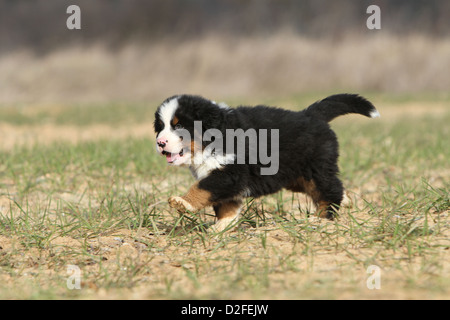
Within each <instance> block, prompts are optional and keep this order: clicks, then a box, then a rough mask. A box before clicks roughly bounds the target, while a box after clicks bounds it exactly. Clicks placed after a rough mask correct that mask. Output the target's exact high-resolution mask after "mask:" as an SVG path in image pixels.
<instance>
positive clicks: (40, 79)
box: [0, 31, 450, 104]
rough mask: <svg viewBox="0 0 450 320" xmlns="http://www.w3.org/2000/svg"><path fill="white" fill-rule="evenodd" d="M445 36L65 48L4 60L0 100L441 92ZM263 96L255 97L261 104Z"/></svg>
mask: <svg viewBox="0 0 450 320" xmlns="http://www.w3.org/2000/svg"><path fill="white" fill-rule="evenodd" d="M449 56H450V40H449V39H446V38H442V39H431V38H429V37H425V36H420V35H408V36H402V37H397V36H391V35H389V34H386V33H384V32H381V31H380V32H376V31H375V32H373V33H370V34H366V35H365V36H364V37H363V36H348V37H346V38H342V39H338V40H335V41H323V40H321V39H313V38H304V37H300V36H298V35H295V34H292V33H291V32H289V31H284V32H280V33H278V34H276V35H272V36H270V37H268V38H264V37H260V38H227V37H225V36H221V37H213V36H210V37H205V38H200V39H198V40H192V41H189V42H181V43H180V42H174V41H171V40H167V41H159V42H158V43H154V44H151V43H150V44H139V43H134V44H129V45H127V46H125V47H121V48H118V49H114V50H113V49H108V48H107V47H105V46H102V45H101V44H96V45H92V46H86V47H85V46H79V47H70V48H65V49H64V48H63V49H59V50H55V51H52V52H50V53H48V54H46V55H44V56H35V55H32V54H30V53H29V52H27V51H18V52H13V53H9V54H6V55H3V56H1V57H0V83H2V85H1V86H0V97H1V102H2V103H3V104H8V103H15V102H22V103H29V102H33V103H36V102H49V101H50V102H55V101H60V102H62V103H64V104H67V103H68V102H70V101H75V102H88V103H92V102H105V101H107V102H110V101H146V100H147V101H148V100H151V101H153V100H158V101H159V100H162V99H164V98H166V97H167V96H170V95H172V94H174V93H180V92H181V93H184V92H189V93H201V94H203V95H206V96H213V97H217V98H218V99H220V98H227V99H230V97H235V98H237V97H253V98H254V99H255V102H256V99H262V98H267V97H271V96H274V95H275V96H277V97H280V96H283V95H287V96H291V95H292V94H295V93H298V92H301V91H311V90H313V91H314V90H318V91H319V90H320V91H322V92H323V91H324V90H325V91H327V90H328V91H342V90H344V91H348V88H352V90H353V91H361V90H364V91H368V90H369V91H370V90H372V91H382V92H391V93H392V92H409V93H412V92H418V91H420V92H422V91H425V92H428V91H430V92H447V91H448V88H449V87H450V77H449V76H448V72H447V71H448V70H450V60H449V59H448V57H449ZM259 101H260V100H259Z"/></svg>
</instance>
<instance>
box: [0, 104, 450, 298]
mask: <svg viewBox="0 0 450 320" xmlns="http://www.w3.org/2000/svg"><path fill="white" fill-rule="evenodd" d="M379 110H380V112H381V114H382V118H381V120H380V121H393V120H395V119H399V118H402V117H405V116H408V117H411V116H412V117H422V116H425V115H428V114H433V115H440V114H444V113H445V112H447V110H448V106H446V105H445V104H443V103H435V104H427V105H426V106H424V105H421V104H409V105H404V106H400V107H398V106H397V107H392V106H388V105H386V106H383V107H379ZM343 121H350V120H343ZM152 136H153V132H152V125H151V123H142V124H139V125H133V126H132V127H130V126H119V127H110V126H107V125H92V126H87V127H83V128H80V127H76V126H61V125H54V124H45V125H39V126H28V125H25V126H13V125H9V124H5V123H0V149H2V150H11V149H12V148H14V147H16V146H21V145H27V146H31V145H33V144H49V143H52V142H55V141H64V142H70V143H78V142H81V141H89V140H97V139H121V138H124V137H152ZM0 166H1V164H0ZM447 177H448V173H447ZM3 183H4V185H8V182H7V181H3ZM140 186H141V187H142V189H143V190H144V191H148V192H152V191H153V190H152V189H151V185H149V184H148V185H145V184H140ZM170 186H171V183H170V182H169V183H168V187H170ZM134 187H135V186H130V188H134ZM361 189H364V190H365V192H366V196H368V197H369V198H370V197H372V198H371V199H369V200H372V201H380V202H381V201H382V199H380V198H379V196H378V195H377V194H376V192H375V191H374V190H372V191H370V189H371V187H370V186H361ZM59 196H60V197H62V198H63V199H64V197H69V198H66V199H65V200H67V201H70V197H71V196H73V195H64V194H60V195H59ZM299 197H301V196H299ZM353 200H354V201H355V202H356V203H357V204H358V203H359V205H362V203H363V202H362V201H363V200H362V199H359V198H357V197H356V198H354V199H353ZM299 201H300V202H301V203H304V202H307V201H305V199H304V198H299ZM9 205H10V200H9V199H8V198H7V197H0V208H3V209H7V208H8V207H9ZM158 205H159V204H158ZM164 205H166V204H164ZM288 210H289V208H288ZM364 214H365V213H361V216H356V217H355V218H356V219H357V220H358V221H364V220H365V219H366V217H365V216H364ZM448 214H449V213H448V210H447V211H446V212H443V213H441V218H442V219H448ZM308 223H310V225H311V229H315V228H316V229H318V228H320V229H321V230H326V231H327V233H328V234H330V235H332V234H336V228H338V226H337V225H336V224H334V223H332V222H328V221H323V220H320V219H315V218H311V219H309V222H308ZM430 223H431V224H432V225H431V226H430V227H433V224H434V223H436V221H434V222H430ZM351 224H352V220H351V219H350V218H349V217H343V218H342V220H341V225H351ZM273 226H274V227H270V226H269V227H267V226H266V227H263V228H249V227H247V230H244V232H243V233H236V232H235V233H231V235H230V237H238V238H239V237H240V238H239V239H238V241H222V240H221V239H219V238H218V239H215V238H213V239H209V240H208V241H207V242H206V244H205V243H201V241H200V240H198V239H197V240H194V245H191V246H180V245H176V243H177V241H179V240H177V239H173V238H169V237H167V234H166V233H165V232H166V231H164V230H162V232H161V233H160V234H155V233H149V232H148V230H147V229H145V228H138V229H137V230H128V229H118V230H117V229H115V230H114V232H113V233H108V232H105V233H104V235H101V236H98V237H95V238H93V239H90V240H89V241H88V242H87V243H83V242H81V241H80V240H79V239H76V238H72V237H69V236H56V237H54V238H51V240H50V241H49V242H48V243H47V245H46V248H45V249H40V250H39V249H37V248H31V249H30V248H24V247H23V245H22V244H21V241H20V239H19V238H8V237H5V236H2V235H0V258H1V257H2V256H3V257H6V256H8V257H9V258H10V259H12V261H13V262H14V264H15V265H16V266H17V268H18V269H17V270H18V271H17V272H18V274H20V276H15V275H12V274H11V273H4V272H0V283H2V285H4V286H8V285H10V286H11V287H12V289H11V290H12V291H17V292H18V293H17V294H18V295H19V296H20V295H22V297H24V296H27V294H29V293H30V292H29V291H31V290H32V289H31V288H32V287H33V286H31V287H30V286H29V283H30V282H31V281H34V282H33V283H34V284H36V283H38V284H40V285H42V286H43V288H45V287H46V286H48V284H46V282H45V281H46V280H45V279H46V276H48V277H55V276H58V277H61V278H63V279H66V278H67V273H66V270H65V268H64V267H63V266H64V265H65V264H69V263H70V264H82V265H84V267H83V268H84V269H83V272H84V273H85V274H86V275H87V276H85V277H84V278H83V282H82V288H83V290H84V292H83V296H82V297H84V298H100V299H110V298H151V299H153V298H161V297H164V295H161V293H162V292H167V291H168V287H169V286H170V287H171V289H170V291H171V292H172V293H171V294H169V296H172V297H176V294H174V293H173V292H176V291H177V290H179V291H180V292H183V293H184V294H186V292H190V291H191V292H195V297H200V298H201V297H211V292H214V291H220V290H221V288H220V282H221V281H224V278H225V277H226V276H227V274H228V275H230V277H234V275H235V274H236V271H235V270H233V267H230V265H229V262H230V261H234V262H233V263H237V265H239V266H241V265H242V268H245V267H248V266H252V265H256V266H261V265H263V266H266V267H267V268H269V269H270V270H271V272H270V273H269V275H268V281H269V280H270V281H269V282H270V285H269V286H268V287H267V288H262V289H261V291H260V292H259V293H258V294H255V293H254V292H253V293H252V292H251V291H247V290H242V292H239V290H235V291H233V292H230V294H232V296H227V294H226V293H222V294H221V295H220V297H221V298H229V299H254V298H268V299H298V298H341V299H353V298H368V299H372V298H373V299H379V298H382V299H428V298H432V299H434V298H439V299H448V298H449V295H448V294H449V292H448V290H442V283H440V284H439V285H438V287H439V288H441V289H439V290H427V287H430V286H433V285H434V284H435V283H434V281H437V280H436V279H437V277H436V275H439V276H441V275H444V279H446V281H448V280H449V277H448V276H449V274H450V255H449V254H448V250H441V251H439V250H440V249H439V248H438V249H436V250H437V251H439V252H438V253H437V254H436V256H434V257H435V259H437V260H439V261H436V264H433V263H430V262H429V261H427V263H425V261H424V258H423V257H420V256H417V257H411V258H409V259H407V258H405V257H406V256H408V254H407V251H408V248H405V247H402V248H392V249H384V248H382V247H377V246H373V247H371V248H364V247H361V245H360V244H359V243H357V242H355V243H354V244H348V243H346V242H347V241H349V239H347V238H346V237H345V236H337V237H331V238H329V239H327V238H323V234H324V233H323V232H321V233H317V234H312V235H311V242H314V241H317V242H325V244H324V245H323V246H321V247H319V248H315V249H312V247H314V246H313V245H312V244H308V243H302V242H301V241H298V240H295V239H293V238H292V235H291V234H290V233H289V232H288V231H287V230H283V229H280V228H276V227H275V226H276V222H274V225H273ZM338 233H339V232H338ZM236 234H240V235H239V236H237V235H236ZM263 235H264V236H263ZM321 237H322V238H321ZM262 238H265V239H266V240H265V241H266V243H267V245H262V244H261V239H262ZM449 238H450V234H449V231H448V230H447V231H445V233H444V234H442V235H441V236H440V237H439V238H438V239H435V240H434V242H433V245H434V246H436V247H438V246H439V245H440V244H442V245H443V246H444V247H445V246H447V249H448V239H449ZM149 243H151V244H152V245H151V247H150V246H149ZM86 246H87V247H88V251H89V252H91V253H92V255H93V256H95V258H96V259H100V260H101V267H102V268H103V269H108V268H110V270H113V271H111V272H112V273H114V274H120V275H121V274H123V276H124V277H126V276H127V275H129V274H128V273H127V266H129V267H138V268H149V269H151V272H147V273H145V272H144V273H142V274H141V275H139V276H136V277H134V278H133V280H132V285H131V287H130V288H125V289H124V288H111V289H108V290H106V289H104V288H101V287H99V282H98V280H97V279H96V278H95V277H94V275H96V274H98V273H99V271H98V268H99V266H98V263H92V264H91V263H89V261H88V260H89V259H88V258H86V257H85V256H82V257H78V256H76V255H74V256H72V255H70V253H69V252H70V251H73V252H76V251H77V250H82V248H85V247H86ZM220 246H223V248H222V249H223V250H217V248H218V247H220ZM338 247H339V248H341V247H345V248H346V249H345V250H342V249H337V248H338ZM25 249H26V250H25ZM21 250H24V253H23V254H17V252H18V251H21ZM381 250H382V251H383V252H382V253H380V251H381ZM61 251H63V252H68V253H67V255H66V259H64V260H61V261H60V262H59V263H60V265H52V264H54V263H55V261H54V258H53V257H54V256H55V254H56V255H58V254H60V253H61ZM305 253H306V254H305ZM224 254H225V255H229V257H227V258H225V259H224V256H223V255H224ZM371 256H374V257H376V259H375V260H374V261H373V264H375V265H377V266H380V267H381V269H382V290H368V289H367V284H366V283H367V281H366V280H367V278H368V272H367V267H368V266H367V265H363V264H362V263H360V261H361V260H363V261H370V257H371ZM286 259H287V260H289V261H288V263H286ZM236 261H237V262H236ZM262 261H263V262H262ZM282 261H283V262H282ZM50 262H51V264H47V263H50ZM424 265H426V270H423V266H424ZM433 265H435V267H433ZM118 266H119V267H118ZM287 266H290V267H287ZM124 268H125V269H124ZM215 270H222V271H223V276H220V273H218V272H216V271H215ZM274 270H275V271H274ZM299 270H300V271H299ZM405 270H409V271H408V272H409V273H410V274H409V275H406V276H405ZM192 272H198V273H200V274H206V275H208V274H209V275H210V278H211V279H212V280H211V281H209V280H208V277H199V278H198V279H197V280H195V281H194V280H192V277H190V276H187V275H189V274H191V273H192ZM258 272H261V274H264V272H263V270H256V271H255V274H254V275H253V277H258ZM232 275H233V276H232ZM236 277H237V276H236ZM236 279H237V278H234V280H233V281H237V282H239V280H236ZM405 279H406V280H405ZM408 279H410V283H409V284H408ZM439 279H441V278H439ZM255 281H256V280H255ZM336 283H338V285H336ZM447 284H448V283H447ZM239 285H241V284H239V283H238V284H237V286H239ZM242 286H243V287H245V283H244V284H242ZM184 297H186V296H184ZM187 297H189V296H187ZM212 297H214V295H212Z"/></svg>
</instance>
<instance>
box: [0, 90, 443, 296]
mask: <svg viewBox="0 0 450 320" xmlns="http://www.w3.org/2000/svg"><path fill="white" fill-rule="evenodd" d="M321 96H322V95H320V96H318V97H315V99H317V98H320V97H321ZM383 99H384V98H383ZM383 99H377V98H376V97H374V99H373V100H374V101H375V104H376V105H377V106H378V108H379V109H380V111H381V113H382V118H381V119H379V120H377V121H375V120H374V121H370V120H368V119H363V118H361V117H356V116H355V117H350V116H349V117H346V118H342V119H339V120H336V121H335V122H333V127H334V128H335V130H336V131H337V134H338V136H339V140H340V142H341V153H342V156H341V160H340V166H341V168H342V178H343V180H344V183H345V185H346V187H347V189H348V190H349V191H350V192H351V197H352V198H353V201H354V206H353V207H352V208H349V209H342V212H341V216H340V219H338V220H337V221H335V222H329V221H324V220H321V219H317V218H315V217H308V216H307V213H308V211H309V210H310V209H309V207H308V200H307V199H306V198H304V197H303V196H297V195H293V194H292V193H290V192H282V193H279V194H276V195H273V196H269V197H265V198H263V199H258V200H254V201H249V202H248V203H247V205H246V207H245V210H244V215H243V219H242V220H241V225H240V227H239V228H238V229H236V230H233V231H231V232H229V233H227V234H222V235H220V234H219V235H217V234H210V233H206V232H204V231H203V229H202V228H203V227H202V226H203V224H204V223H209V222H211V221H212V220H213V217H212V211H211V210H210V209H208V210H206V211H205V212H204V213H203V214H202V215H198V216H195V217H192V216H186V217H180V216H179V215H178V214H177V213H175V212H174V211H173V210H171V209H170V208H169V207H168V205H167V203H166V201H165V200H166V199H167V198H168V196H170V195H174V194H180V193H182V192H183V191H185V190H186V189H187V188H188V187H189V185H190V183H192V178H190V177H189V173H188V172H187V170H182V169H179V168H167V167H166V165H165V161H164V160H163V159H160V157H158V156H157V154H156V153H155V151H154V147H153V144H154V142H153V137H152V134H151V126H150V124H149V122H151V121H152V120H153V119H152V117H151V113H150V114H147V113H146V111H145V109H142V108H140V107H134V108H128V109H127V110H128V111H129V112H132V113H136V114H138V115H140V116H137V117H134V118H133V119H140V120H139V121H136V120H133V121H132V122H131V123H129V122H127V121H129V120H122V121H124V122H120V121H119V123H117V122H116V120H114V119H111V120H109V121H111V124H109V125H108V123H107V122H105V123H102V124H101V125H99V124H96V123H95V121H94V122H93V123H92V124H89V125H88V124H85V125H81V124H77V123H78V121H80V120H81V119H84V115H83V112H85V111H91V112H92V114H93V116H94V109H95V108H94V109H84V108H81V109H80V108H78V107H76V110H77V112H78V113H79V117H80V119H73V118H74V117H73V113H72V111H73V110H71V107H68V108H67V109H66V111H65V112H64V111H60V112H61V113H67V114H69V115H70V117H68V118H69V119H67V118H66V117H60V116H59V113H58V112H51V110H53V111H55V110H56V109H52V108H50V109H46V108H44V109H41V111H42V112H41V113H39V109H36V108H34V109H27V108H25V109H23V110H22V111H20V112H18V113H16V115H14V114H12V111H11V110H9V111H8V112H9V113H8V118H9V119H10V123H9V124H8V126H7V127H5V126H4V124H1V126H0V128H4V130H1V131H0V134H1V135H2V136H1V138H2V139H1V141H2V149H1V150H0V161H1V162H0V163H1V164H0V281H1V283H2V288H1V289H0V298H14V299H16V298H19V299H28V298H38V299H52V298H88V299H89V298H101V299H110V298H136V299H142V298H150V299H204V298H207V299H311V298H322V299H323V298H329V299H347V298H369V299H370V298H373V299H379V298H384V299H399V298H405V299H438V298H444V299H446V298H448V297H449V288H450V286H449V284H450V278H449V274H450V270H449V266H450V260H449V259H450V255H449V253H448V252H449V247H450V243H449V238H450V233H449V232H450V224H449V222H450V220H449V205H450V202H449V197H448V195H449V187H450V186H449V184H448V181H449V179H450V172H449V170H448V157H449V156H450V155H449V153H448V148H446V140H445V137H448V135H449V129H450V128H449V126H448V123H449V122H448V120H449V119H448V118H449V114H448V109H445V108H444V107H443V106H445V103H446V102H445V101H441V102H428V101H422V103H419V102H418V101H415V102H412V103H411V102H404V103H395V104H394V103H391V105H390V106H389V107H388V106H387V103H386V104H384V103H382V101H383ZM296 104H299V103H298V102H295V101H293V102H291V103H290V105H296ZM412 106H414V108H412ZM419 106H422V108H419ZM111 108H112V109H110V110H115V108H119V109H120V107H117V106H115V107H114V106H113V107H111ZM424 108H426V112H423V109H424ZM100 110H104V111H108V110H109V109H108V108H105V109H102V108H100ZM28 112H32V114H34V115H35V114H41V115H42V119H45V123H46V124H42V123H41V120H35V122H33V120H32V119H34V118H33V117H28V116H29V114H28ZM36 112H37V113H36ZM405 113H408V116H407V117H406V118H405ZM119 114H120V113H119ZM15 116H17V119H16V123H15V121H14V119H15V118H14V117H15ZM52 117H53V118H52ZM95 117H97V116H95ZM95 117H94V118H95ZM105 117H106V113H105ZM102 118H104V117H102V116H101V113H99V114H98V119H102ZM39 119H41V118H39ZM21 121H25V123H24V124H20V122H21ZM130 121H131V120H130ZM68 123H71V124H70V125H69V124H68ZM147 127H148V128H149V131H148V134H147V131H146V128H147ZM40 128H41V130H40ZM6 129H7V130H6ZM65 129H67V131H66V130H65ZM4 137H8V139H10V140H11V141H10V142H9V143H8V144H5V143H4V142H3V141H5V139H3V138H4ZM80 137H81V138H80ZM16 142H17V143H16ZM70 264H71V265H76V266H78V267H79V268H80V269H81V271H82V274H81V277H82V279H81V280H82V281H81V289H80V290H69V289H68V287H67V280H68V278H69V276H70V273H68V271H67V266H68V265H70ZM370 265H376V266H379V267H380V268H381V289H379V290H370V289H368V287H367V285H366V283H367V279H368V277H369V274H368V273H367V268H368V266H370Z"/></svg>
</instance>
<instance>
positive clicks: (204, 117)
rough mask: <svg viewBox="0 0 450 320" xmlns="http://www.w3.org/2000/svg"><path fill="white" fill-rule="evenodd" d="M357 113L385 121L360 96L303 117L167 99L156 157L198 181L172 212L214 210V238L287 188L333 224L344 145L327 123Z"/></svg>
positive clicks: (189, 98)
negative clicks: (252, 203) (249, 207)
mask: <svg viewBox="0 0 450 320" xmlns="http://www.w3.org/2000/svg"><path fill="white" fill-rule="evenodd" d="M348 113H357V114H361V115H364V116H366V117H371V118H376V117H379V115H380V114H379V113H378V111H377V110H376V109H375V107H374V106H373V104H372V103H370V102H369V101H368V100H366V99H365V98H363V97H361V96H359V95H356V94H337V95H332V96H329V97H327V98H325V99H323V100H320V101H317V102H315V103H313V104H312V105H310V106H309V107H308V108H306V109H304V110H302V111H298V112H295V111H289V110H284V109H280V108H275V107H268V106H263V105H259V106H255V107H247V106H239V107H236V108H230V107H228V106H227V105H225V104H223V103H222V104H217V103H216V102H214V101H210V100H207V99H205V98H203V97H200V96H193V95H177V96H173V97H170V98H168V99H166V100H165V101H164V102H163V103H162V104H161V105H160V106H159V107H158V109H157V111H156V113H155V122H154V127H155V132H156V134H157V137H156V148H157V151H158V152H159V153H160V154H161V155H164V156H165V157H166V160H167V163H169V164H170V165H175V166H186V167H189V168H190V170H191V172H192V174H193V176H194V177H195V178H196V180H197V181H196V182H195V183H194V185H192V186H191V187H190V189H189V190H188V192H187V193H186V194H185V195H183V196H172V197H170V198H169V205H170V206H171V207H172V208H175V209H176V210H178V211H180V212H191V213H194V212H196V211H198V210H200V209H202V208H205V207H207V206H213V208H214V211H215V214H216V218H217V222H216V224H215V225H214V226H213V229H214V230H216V231H222V230H224V229H226V228H227V227H228V226H229V225H230V224H232V223H234V222H236V221H237V219H238V217H239V212H240V209H241V206H242V202H243V199H244V198H246V197H254V198H257V197H260V196H263V195H267V194H271V193H275V192H277V191H279V190H281V189H282V188H285V189H288V190H291V191H293V192H302V193H306V194H307V195H309V196H310V197H311V198H312V200H313V202H314V203H315V205H316V206H317V215H318V216H319V217H322V218H328V219H333V217H334V216H335V215H336V211H337V209H338V208H339V206H340V205H341V201H342V199H343V197H344V188H343V186H342V182H341V181H340V180H339V177H338V173H339V169H338V163H337V161H338V156H339V153H338V141H337V138H336V135H335V133H334V132H333V131H332V130H331V128H330V126H329V124H328V122H330V121H331V120H333V119H334V118H336V117H338V116H341V115H344V114H348Z"/></svg>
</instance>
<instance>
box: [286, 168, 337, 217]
mask: <svg viewBox="0 0 450 320" xmlns="http://www.w3.org/2000/svg"><path fill="white" fill-rule="evenodd" d="M287 189H289V190H291V191H294V192H303V193H306V194H307V195H309V196H310V197H311V198H312V200H313V201H314V204H315V205H316V207H317V212H316V215H318V216H319V217H321V218H327V219H333V215H332V214H330V212H329V211H328V209H329V206H330V203H329V202H327V201H323V200H322V199H321V198H322V194H321V193H320V191H319V190H318V189H317V187H316V184H315V182H314V180H312V179H311V180H306V179H305V178H303V177H299V178H297V179H296V180H295V181H293V182H292V183H291V184H290V185H289V186H288V187H287Z"/></svg>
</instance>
